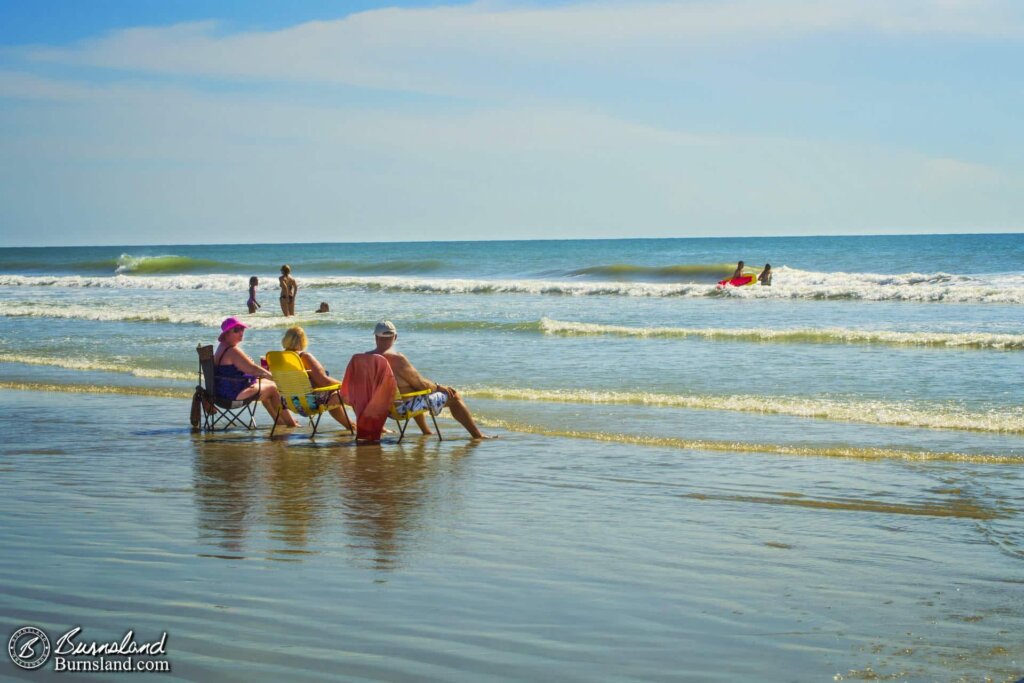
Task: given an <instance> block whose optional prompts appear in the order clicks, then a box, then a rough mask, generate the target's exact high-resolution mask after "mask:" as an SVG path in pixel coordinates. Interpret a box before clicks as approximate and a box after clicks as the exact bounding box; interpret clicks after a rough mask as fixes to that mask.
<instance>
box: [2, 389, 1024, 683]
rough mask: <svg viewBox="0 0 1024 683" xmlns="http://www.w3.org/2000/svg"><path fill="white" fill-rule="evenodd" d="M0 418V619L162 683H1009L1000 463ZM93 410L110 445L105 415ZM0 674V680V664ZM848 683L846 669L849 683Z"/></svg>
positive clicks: (1017, 536) (1018, 566)
mask: <svg viewBox="0 0 1024 683" xmlns="http://www.w3.org/2000/svg"><path fill="white" fill-rule="evenodd" d="M25 396H26V395H25V394H23V393H19V392H12V393H9V394H5V395H4V396H3V397H2V399H0V409H2V410H3V413H4V414H5V415H8V416H9V419H11V420H12V421H16V422H17V424H20V425H21V429H23V430H26V432H27V433H33V434H40V435H44V436H43V437H42V438H41V439H36V441H45V446H44V445H43V444H42V443H34V444H25V443H22V442H15V441H12V440H8V441H7V442H6V443H4V444H3V445H2V446H0V469H2V470H3V476H2V477H0V487H2V490H0V494H2V495H0V516H2V518H3V519H4V520H5V524H4V525H3V527H2V530H0V543H2V545H3V547H4V548H5V552H4V553H3V555H2V556H0V583H2V585H3V586H4V589H5V590H4V595H5V596H6V597H5V598H4V599H3V602H4V610H3V615H2V617H0V619H2V620H3V623H4V627H5V628H6V629H7V630H8V631H12V630H13V629H15V628H17V627H18V626H20V625H22V624H23V623H33V624H38V625H41V626H43V627H44V628H48V629H52V631H54V632H55V631H60V630H62V629H66V628H68V627H70V625H72V624H81V625H83V627H84V628H85V629H86V630H87V631H90V632H92V633H97V634H103V635H105V636H108V637H114V636H119V635H120V634H121V633H123V631H124V630H125V629H127V628H129V627H131V628H134V629H135V630H136V631H137V632H139V633H158V632H160V631H163V630H166V631H168V632H169V648H168V649H169V655H168V659H169V660H170V661H171V662H172V666H173V673H174V675H175V677H180V678H182V679H187V680H200V679H209V678H211V677H213V676H223V677H225V678H227V679H228V680H243V679H245V680H254V679H256V680H272V679H280V678H282V677H283V678H287V679H289V680H321V679H323V678H324V677H327V676H330V677H335V678H338V679H341V680H356V679H366V678H369V679H375V680H420V679H427V680H466V681H471V680H472V681H475V680H480V679H481V678H494V679H498V680H538V679H545V680H552V679H555V680H580V681H583V680H638V681H639V680H721V681H727V680H737V679H738V678H741V677H745V678H748V679H751V680H827V679H830V678H831V677H832V676H834V675H836V674H842V675H843V676H846V677H849V678H852V679H857V678H867V677H868V675H867V674H866V672H868V671H873V672H877V673H879V674H884V675H892V674H900V675H899V676H898V678H897V680H922V681H923V680H981V679H982V678H983V677H984V676H986V675H987V676H992V677H993V679H994V680H1016V678H1015V677H1019V675H1020V672H1021V669H1022V663H1024V648H1022V643H1021V641H1020V638H1019V634H1020V633H1021V632H1022V631H1024V606H1022V603H1021V601H1020V599H1019V598H1020V591H1021V586H1022V585H1024V564H1022V562H1021V559H1022V556H1024V526H1022V524H1021V522H1020V519H1019V516H1018V514H1017V511H1019V510H1020V509H1021V505H1022V504H1024V499H1022V497H1021V494H1020V473H1019V468H1018V467H1017V466H1009V465H991V464H987V463H977V462H968V463H964V462H913V461H904V460H899V459H883V460H878V461H862V460H856V459H847V458H807V457H793V456H785V455H780V454H764V453H738V452H730V451H728V450H725V451H701V450H692V449H687V450H679V449H674V448H664V447H659V446H656V445H655V446H646V447H643V446H634V445H621V444H617V443H603V442H598V441H590V440H580V439H569V438H551V437H544V436H535V435H530V434H518V433H515V432H506V431H502V432H501V438H500V439H499V440H498V441H495V442H484V443H474V442H470V441H466V440H464V439H462V438H461V437H459V436H458V435H457V432H456V430H455V429H454V428H453V426H452V425H451V424H450V423H449V422H447V421H445V423H444V424H442V429H444V430H445V434H446V435H448V436H450V437H452V439H451V440H447V441H444V442H438V441H436V440H434V439H430V438H425V437H422V438H414V439H412V440H411V441H409V442H407V443H403V444H401V445H397V444H394V443H393V442H391V441H392V440H389V441H386V442H385V443H384V444H383V445H382V446H380V447H359V448H356V447H353V446H352V445H351V444H350V443H349V442H348V440H347V439H346V438H344V436H343V435H342V434H340V433H338V432H334V431H329V432H328V433H327V434H325V436H324V437H323V438H318V439H317V440H316V442H310V441H309V440H308V439H307V438H305V436H304V435H302V434H299V433H298V432H296V433H293V434H292V435H290V436H287V437H285V438H283V439H275V440H273V441H271V440H269V439H267V438H266V435H265V434H262V433H261V434H248V433H245V432H229V433H227V434H218V435H215V436H211V435H197V434H191V433H190V432H189V431H188V430H187V429H184V428H180V427H169V426H168V422H169V420H168V416H169V415H173V416H177V415H179V414H183V412H184V411H183V405H182V402H181V401H176V400H172V399H159V398H140V397H125V396H95V395H94V396H89V397H88V398H85V399H79V400H76V402H75V410H73V411H70V412H65V413H64V414H65V416H66V417H65V418H64V419H63V421H62V423H63V424H62V428H61V429H52V428H51V427H52V426H53V422H52V414H53V412H55V411H59V410H61V409H62V408H64V407H65V406H66V405H67V398H66V396H64V395H61V394H47V393H38V394H31V395H30V396H31V398H32V401H31V405H26V403H25V401H24V400H22V399H23V398H24V397H25ZM109 415H116V416H117V419H116V421H114V422H110V421H104V420H103V416H109ZM6 671H8V672H9V671H10V670H9V669H7V670H6ZM850 672H854V673H853V674H851V673H850Z"/></svg>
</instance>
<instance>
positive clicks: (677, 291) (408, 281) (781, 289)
mask: <svg viewBox="0 0 1024 683" xmlns="http://www.w3.org/2000/svg"><path fill="white" fill-rule="evenodd" d="M298 282H299V285H300V287H303V288H326V287H335V288H359V289H367V290H371V291H388V292H409V293H422V294H533V295H559V296H628V297H691V298H692V297H737V298H773V299H779V298H782V299H857V300H868V301H916V302H935V303H1001V304H1022V303H1024V277H1021V276H1018V275H1004V276H985V277H980V276H979V277H969V276H965V275H951V274H949V273H904V274H898V275H884V274H875V273H822V272H812V271H802V270H798V269H794V268H787V267H785V266H782V267H779V268H778V269H777V270H776V274H775V279H774V284H773V286H772V287H759V286H756V287H725V288H719V287H717V286H715V285H705V284H692V283H691V284H667V283H643V282H579V281H565V280H532V279H524V280H480V279H464V278H425V277H403V276H360V277H356V276H329V277H328V276H325V277H311V278H298ZM26 286H27V287H72V288H81V287H96V288H112V289H156V290H215V291H243V292H244V291H245V289H246V288H247V286H248V280H247V279H246V278H245V277H243V276H238V275H153V276H129V275H117V276H113V277H90V276H30V275H0V287H26Z"/></svg>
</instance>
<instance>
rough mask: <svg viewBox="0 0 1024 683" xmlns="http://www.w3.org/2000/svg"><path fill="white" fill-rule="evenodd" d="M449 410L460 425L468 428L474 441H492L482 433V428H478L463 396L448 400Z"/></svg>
mask: <svg viewBox="0 0 1024 683" xmlns="http://www.w3.org/2000/svg"><path fill="white" fill-rule="evenodd" d="M448 410H450V411H452V417H454V418H455V419H456V420H457V421H458V423H459V424H461V425H462V426H463V427H465V428H466V431H467V432H469V435H470V436H472V437H473V438H474V439H490V438H491V437H489V436H487V435H486V434H484V433H483V432H481V431H480V428H479V427H477V426H476V422H474V421H473V416H472V415H471V414H470V412H469V408H467V407H466V404H465V403H464V402H463V401H462V397H461V396H452V397H450V398H449V399H448Z"/></svg>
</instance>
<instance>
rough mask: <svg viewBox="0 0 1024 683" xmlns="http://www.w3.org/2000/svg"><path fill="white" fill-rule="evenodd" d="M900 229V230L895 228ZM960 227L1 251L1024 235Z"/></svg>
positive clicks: (1015, 231)
mask: <svg viewBox="0 0 1024 683" xmlns="http://www.w3.org/2000/svg"><path fill="white" fill-rule="evenodd" d="M897 230H902V229H897ZM962 230H963V229H962V228H954V229H953V230H951V231H939V232H899V231H897V232H855V233H854V232H838V233H814V234H772V235H756V234H738V235H679V236H673V237H663V236H662V237H652V236H639V237H637V236H633V237H524V238H520V239H486V238H484V239H462V240H417V239H401V240H377V241H372V240H371V241H367V240H352V241H326V242H325V241H304V240H292V241H281V242H162V243H157V242H150V243H141V242H140V243H134V244H127V243H115V242H109V243H103V244H84V243H83V244H20V245H3V244H0V249H12V250H13V249H95V248H126V249H130V248H135V247H144V248H163V247H231V246H246V247H272V246H282V245H296V246H297V245H308V246H326V245H338V244H352V245H356V244H359V245H393V244H481V243H487V244H502V243H506V244H510V243H518V242H550V243H561V242H663V241H674V240H740V239H750V240H758V239H822V238H826V239H835V238H871V237H986V236H1002V235H1024V227H1022V228H1009V229H1006V230H997V229H990V228H986V229H985V230H984V231H982V232H963V231H962Z"/></svg>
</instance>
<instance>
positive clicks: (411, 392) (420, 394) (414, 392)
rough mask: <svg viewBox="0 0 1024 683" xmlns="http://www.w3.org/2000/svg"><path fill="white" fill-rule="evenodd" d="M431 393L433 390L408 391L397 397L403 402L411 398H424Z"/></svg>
mask: <svg viewBox="0 0 1024 683" xmlns="http://www.w3.org/2000/svg"><path fill="white" fill-rule="evenodd" d="M432 393H434V390H433V389H424V390H423V391H410V392H409V393H408V394H399V396H400V397H401V398H402V399H403V400H404V399H407V398H412V397H413V396H425V395H426V394H432Z"/></svg>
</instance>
